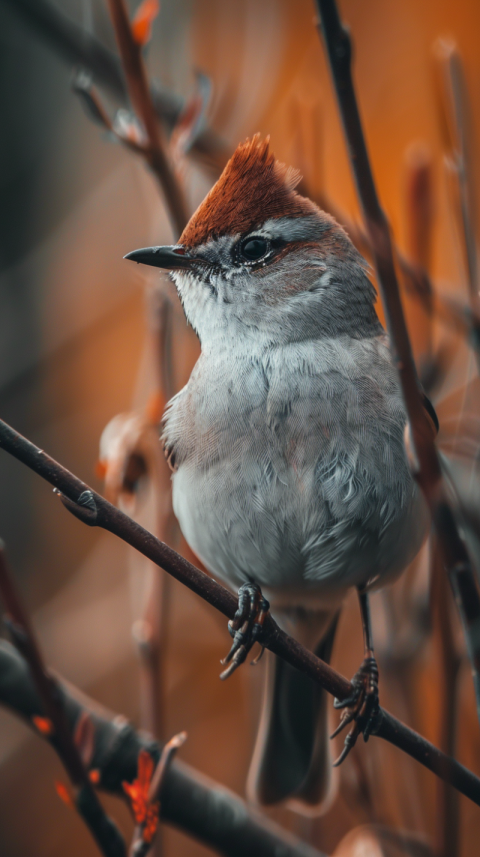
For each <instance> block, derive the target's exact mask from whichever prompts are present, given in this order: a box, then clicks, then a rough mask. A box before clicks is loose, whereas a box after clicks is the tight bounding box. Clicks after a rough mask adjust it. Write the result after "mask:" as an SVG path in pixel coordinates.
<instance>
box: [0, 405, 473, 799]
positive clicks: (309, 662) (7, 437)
mask: <svg viewBox="0 0 480 857" xmlns="http://www.w3.org/2000/svg"><path fill="white" fill-rule="evenodd" d="M0 448H3V449H4V450H5V451H6V452H8V453H10V454H11V455H13V456H14V457H15V458H17V459H18V460H19V461H22V462H23V463H24V464H25V465H27V467H30V469H31V470H34V471H35V472H36V473H38V475H39V476H41V477H42V478H43V479H45V480H46V481H47V482H49V483H50V484H51V485H53V486H54V487H55V488H56V490H57V493H59V495H60V499H61V500H62V502H63V504H64V506H65V507H66V508H67V509H68V510H69V511H70V512H71V513H72V514H73V515H74V516H75V517H77V518H78V519H79V520H80V521H82V522H83V523H84V524H87V525H88V526H91V527H101V528H102V529H105V530H108V531H109V532H111V533H113V534H114V535H116V536H118V537H119V538H121V539H122V540H123V541H125V542H127V544H130V545H132V547H134V548H136V549H137V550H138V551H140V553H142V554H143V555H144V556H147V557H148V558H149V559H151V560H152V562H154V563H156V564H157V565H159V566H160V567H161V568H163V569H165V571H167V572H168V573H169V574H171V575H172V577H175V578H176V580H179V581H180V582H181V583H183V584H184V585H185V586H187V587H188V588H189V589H191V590H192V592H195V593H196V594H197V595H199V596H200V597H201V598H203V599H204V600H205V601H207V602H208V603H209V604H211V605H212V606H213V607H215V608H216V609H217V610H219V611H220V612H221V613H223V615H224V616H227V618H229V619H233V617H234V615H235V612H236V610H237V606H238V600H237V598H236V597H235V596H234V595H233V594H232V593H231V592H229V591H228V590H227V589H225V588H224V587H223V586H222V585H221V584H220V583H217V582H216V581H215V580H213V578H211V577H209V576H208V575H207V574H205V573H204V572H202V571H200V569H198V568H196V567H195V566H194V565H192V564H191V563H190V562H188V560H186V559H184V558H183V557H182V556H180V554H178V553H176V551H174V550H173V549H172V548H170V547H169V546H168V545H166V544H164V543H163V542H161V541H159V539H157V538H155V536H153V535H152V533H149V532H148V530H145V529H144V528H143V527H141V526H140V525H139V524H137V523H136V522H135V521H133V520H132V519H131V518H129V517H128V515H125V514H124V513H123V512H121V511H120V510H119V509H117V508H116V507H115V506H112V505H111V503H108V501H107V500H105V499H104V498H103V497H101V496H100V495H99V494H97V493H96V492H95V491H92V489H91V488H89V486H88V485H86V484H85V483H84V482H82V481H81V480H80V479H78V477H76V476H74V475H73V474H72V473H70V472H69V471H68V470H66V469H65V468H64V467H62V466H61V465H60V464H58V462H56V461H55V460H54V459H53V458H50V456H48V455H47V454H46V453H45V452H44V451H43V450H41V449H38V447H36V446H35V445H34V444H32V443H30V441H28V440H27V439H26V438H24V437H22V435H20V434H18V432H16V431H15V430H14V429H12V428H11V427H10V426H8V425H7V424H6V423H5V422H3V421H2V420H0ZM262 627H263V634H262V638H261V639H260V642H261V644H262V645H264V646H265V647H266V648H268V649H270V651H272V652H273V653H274V654H276V655H278V656H279V657H281V658H283V659H284V660H286V661H287V662H288V663H290V664H291V665H292V666H293V667H295V668H296V669H299V670H300V671H301V672H303V673H305V675H308V676H310V678H311V679H312V680H313V681H315V682H317V683H318V684H319V685H320V686H321V687H322V688H324V689H325V690H326V691H327V692H328V693H330V694H332V695H333V696H336V697H337V698H338V699H345V698H346V697H348V696H350V695H351V694H352V692H353V686H352V684H351V682H349V681H347V679H346V678H344V676H342V675H340V673H338V672H337V671H336V670H334V669H332V667H330V666H329V665H328V664H326V663H325V662H324V661H322V660H321V659H320V658H318V657H316V655H314V654H313V652H310V651H309V650H308V649H306V648H305V647H304V646H302V645H301V644H300V643H298V642H297V641H296V640H294V639H293V637H290V636H289V635H288V634H286V633H285V632H284V631H282V630H281V629H280V628H279V627H278V625H277V623H276V622H275V620H274V619H273V617H272V616H271V615H270V614H268V615H267V617H266V619H265V622H264V624H263V626H262ZM375 735H377V736H378V737H380V738H383V739H384V740H385V741H389V742H390V743H391V744H394V745H395V746H396V747H398V748H399V749H400V750H403V752H405V753H407V754H408V755H409V756H411V757H412V758H414V759H416V760H417V762H420V764H422V765H424V766H425V767H426V768H428V769H429V770H430V771H432V772H433V773H435V774H436V775H437V776H439V777H441V778H442V779H444V780H445V781H446V782H449V783H451V785H453V786H454V787H455V788H457V789H458V790H459V791H460V792H462V794H464V795H466V796H467V797H469V798H470V799H471V800H472V801H473V802H474V803H476V804H478V805H479V806H480V779H479V778H478V777H476V776H475V775H474V774H473V773H472V772H471V771H469V770H467V768H465V767H464V766H463V765H460V764H459V763H458V762H457V761H455V759H450V758H449V757H448V756H446V755H445V754H444V753H442V752H441V750H439V749H438V748H437V747H435V746H434V745H433V744H431V743H430V742H429V741H427V740H426V739H425V738H423V737H422V736H421V735H418V734H417V733H416V732H414V730H413V729H409V727H408V726H406V725H405V724H404V723H401V721H399V720H397V719H396V718H395V717H393V716H392V715H391V714H389V712H388V711H385V710H384V709H380V715H379V718H378V727H377V729H376V731H375Z"/></svg>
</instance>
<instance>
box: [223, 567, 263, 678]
mask: <svg viewBox="0 0 480 857" xmlns="http://www.w3.org/2000/svg"><path fill="white" fill-rule="evenodd" d="M269 609H270V604H269V603H268V601H267V600H266V598H264V597H263V595H262V590H261V589H260V587H259V586H258V584H256V583H244V584H243V586H241V587H240V589H239V590H238V607H237V612H236V613H235V616H234V617H233V619H232V620H231V621H230V622H229V623H228V630H229V633H230V636H231V637H233V643H232V646H231V649H230V651H229V653H228V655H227V656H226V657H225V658H223V660H222V661H221V663H222V664H228V667H227V669H226V670H224V671H223V672H222V673H221V675H220V678H221V679H222V680H224V679H226V678H228V677H229V676H231V675H232V673H233V672H235V670H236V669H237V667H239V666H240V664H243V662H244V661H245V659H246V657H247V655H248V653H249V651H250V649H251V648H252V646H253V645H254V643H256V642H257V641H258V640H259V639H260V637H261V635H262V631H263V623H264V621H265V618H266V616H267V613H268V611H269ZM262 653H263V647H262V650H261V652H260V654H259V656H258V657H257V658H255V660H254V661H252V663H258V661H259V660H260V658H261V656H262Z"/></svg>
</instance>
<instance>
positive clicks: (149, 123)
mask: <svg viewBox="0 0 480 857" xmlns="http://www.w3.org/2000/svg"><path fill="white" fill-rule="evenodd" d="M107 2H108V7H109V9H110V15H111V18H112V23H113V28H114V30H115V36H116V39H117V44H118V48H119V51H120V56H121V59H122V64H123V68H124V71H125V78H126V81H127V88H128V94H129V96H130V101H131V102H132V107H133V109H134V111H135V113H136V115H137V117H138V118H139V119H140V121H141V123H142V125H143V129H144V131H145V134H146V142H145V145H144V146H143V152H144V156H145V158H146V160H147V161H148V163H149V164H150V167H151V169H152V170H153V172H154V174H155V176H156V177H157V179H158V182H159V184H160V186H161V188H162V191H163V193H164V196H165V202H166V204H167V209H168V211H169V214H170V217H171V219H172V225H173V228H174V231H175V232H176V234H177V237H178V236H179V235H180V233H181V232H183V229H184V227H185V225H186V223H187V220H188V214H187V208H186V203H185V199H184V194H183V189H182V188H181V186H180V184H179V182H178V181H177V178H176V176H175V173H174V171H173V169H172V167H171V165H170V162H169V159H168V155H167V152H166V145H165V141H164V139H163V134H162V131H161V128H160V125H159V123H158V119H157V116H156V114H155V108H154V106H153V102H152V98H151V95H150V90H149V86H148V81H147V73H146V69H145V64H144V62H143V57H142V48H141V45H139V44H138V42H136V41H135V39H134V36H133V33H132V28H131V26H130V21H129V19H128V13H127V9H126V6H125V2H124V0H107Z"/></svg>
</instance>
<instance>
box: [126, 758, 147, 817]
mask: <svg viewBox="0 0 480 857" xmlns="http://www.w3.org/2000/svg"><path fill="white" fill-rule="evenodd" d="M153 769H154V764H153V759H152V757H151V755H150V753H147V751H146V750H140V753H139V754H138V762H137V778H136V779H135V780H134V781H133V783H126V782H123V783H122V787H123V790H124V792H125V794H126V795H128V797H129V799H130V806H131V807H132V812H133V815H134V818H135V821H136V823H137V824H144V823H145V822H146V821H147V818H148V808H149V803H148V791H149V788H150V782H151V779H152V775H153Z"/></svg>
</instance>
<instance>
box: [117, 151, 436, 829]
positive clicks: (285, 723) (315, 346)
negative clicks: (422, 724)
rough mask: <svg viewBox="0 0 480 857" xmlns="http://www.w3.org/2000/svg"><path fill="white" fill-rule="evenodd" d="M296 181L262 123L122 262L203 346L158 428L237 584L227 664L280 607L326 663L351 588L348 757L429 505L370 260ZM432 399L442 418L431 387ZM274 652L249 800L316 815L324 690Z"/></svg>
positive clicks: (204, 536) (181, 484)
mask: <svg viewBox="0 0 480 857" xmlns="http://www.w3.org/2000/svg"><path fill="white" fill-rule="evenodd" d="M299 181H300V175H299V173H298V172H297V171H296V170H294V169H293V168H291V167H287V166H286V165H285V164H283V163H281V162H280V161H279V160H277V159H276V157H275V155H274V153H273V152H272V151H271V147H270V141H269V138H266V139H264V140H262V139H261V137H260V135H258V134H256V135H255V136H253V137H252V138H251V139H247V140H246V141H245V142H243V143H241V144H240V145H239V146H238V147H237V148H236V150H235V151H234V153H233V155H232V157H231V159H230V160H229V162H228V163H227V165H226V166H225V168H224V170H223V173H222V174H221V176H220V178H219V179H218V180H217V182H216V184H215V185H214V186H213V187H212V189H211V190H210V191H209V193H208V194H207V196H206V197H205V199H204V200H203V202H202V203H201V204H200V206H199V207H198V209H197V210H196V212H195V213H194V214H193V215H192V217H191V219H190V220H189V222H188V224H187V226H186V227H185V229H184V231H183V233H182V235H181V236H180V239H179V241H178V243H177V244H175V245H172V246H158V247H145V248H142V249H139V250H135V251H133V252H131V253H128V254H127V256H126V257H125V258H127V259H130V260H132V261H135V262H138V263H143V264H147V265H153V266H156V267H159V268H163V269H166V270H168V271H169V276H170V277H171V279H172V280H173V282H174V284H175V287H176V289H177V292H178V295H179V297H180V301H181V303H182V306H183V310H184V313H185V316H186V319H187V321H188V323H189V324H190V325H191V326H192V327H193V329H194V330H195V332H196V334H197V336H198V338H199V340H200V346H201V352H200V356H199V359H198V361H197V363H196V364H195V366H194V368H193V370H192V373H191V376H190V378H189V380H188V383H187V384H186V386H185V387H184V388H183V389H182V390H181V391H180V392H179V393H177V394H176V395H175V396H174V397H173V398H172V399H171V401H170V402H169V403H168V405H167V407H166V410H165V414H164V417H163V420H162V442H163V444H164V450H165V455H166V457H167V460H168V463H169V465H170V467H171V469H172V471H173V472H172V484H173V489H172V490H173V508H174V512H175V515H176V517H177V519H178V522H179V524H180V528H181V530H182V533H183V535H184V536H185V539H186V541H187V542H188V544H189V546H190V547H191V548H192V550H193V551H194V553H195V554H196V555H197V556H198V557H199V559H200V560H201V561H202V563H203V564H204V566H205V567H206V568H207V569H208V570H209V571H210V572H211V573H212V575H213V576H214V577H216V578H218V579H220V580H221V581H223V582H225V583H227V585H228V586H229V587H231V588H232V589H236V588H237V589H239V610H238V612H237V616H236V618H235V620H234V621H233V622H231V623H230V630H231V633H232V636H234V644H233V646H232V649H231V651H230V653H229V655H228V656H227V659H226V661H227V662H230V666H229V667H228V668H227V670H226V671H225V673H224V675H225V674H227V675H228V674H230V672H231V671H233V670H234V669H235V668H236V667H237V666H238V665H239V663H240V662H241V661H242V660H244V659H245V657H246V653H247V651H248V650H249V648H250V647H251V645H252V642H253V641H254V640H255V639H256V638H257V637H258V636H259V631H261V625H262V621H263V619H264V616H265V615H266V612H267V611H268V610H269V609H271V610H272V612H273V615H274V618H275V619H276V621H277V622H278V623H279V624H280V626H281V627H283V628H284V629H285V630H287V631H288V632H289V633H292V634H293V636H294V637H296V639H297V640H299V642H301V643H303V644H305V645H307V646H308V647H309V648H310V649H311V650H313V651H315V652H316V653H317V654H318V655H319V656H321V657H323V658H324V659H325V660H328V659H329V658H330V655H331V651H332V645H333V640H334V634H335V628H336V625H337V619H338V615H339V611H340V609H341V606H342V603H343V601H344V599H345V596H346V594H347V592H348V591H349V590H350V589H351V588H356V589H357V591H358V594H359V599H360V608H361V612H362V620H363V626H364V640H365V657H364V661H363V663H362V665H361V667H360V669H359V671H358V673H357V674H356V675H355V676H354V679H353V680H352V681H353V685H354V688H355V693H354V694H353V696H352V698H351V699H349V700H347V701H345V702H344V703H338V701H336V702H335V704H336V706H337V707H343V709H344V711H343V714H342V719H341V722H340V727H339V730H340V729H342V728H344V727H345V726H348V725H349V724H353V725H351V727H350V731H349V733H348V735H347V739H346V742H345V748H344V751H343V753H342V757H341V759H340V760H342V759H343V758H344V757H345V755H347V753H348V752H349V750H350V749H351V746H352V745H353V743H354V742H355V740H356V737H357V734H358V733H359V731H363V734H364V738H365V739H366V738H368V734H369V733H370V731H372V729H373V728H374V722H375V716H376V713H377V712H378V670H377V667H376V662H375V658H374V653H373V640H372V635H371V628H370V619H369V608H368V593H369V592H370V591H371V590H372V589H375V588H378V587H380V586H384V585H385V584H387V583H389V582H390V581H393V580H394V579H395V578H396V577H397V576H398V575H399V574H400V573H401V572H402V571H403V570H404V569H405V568H406V566H407V565H408V564H409V563H410V562H411V561H412V559H413V558H414V557H415V555H416V554H417V553H418V551H419V550H420V547H421V545H422V544H423V542H424V540H425V538H426V534H427V531H428V527H429V516H428V511H427V508H426V504H425V501H424V499H423V497H422V495H421V492H420V491H419V490H418V487H417V485H416V483H415V480H414V478H413V477H412V474H411V470H410V467H409V463H408V460H407V455H406V451H405V443H404V434H405V430H406V426H407V415H406V410H405V405H404V402H403V399H402V395H401V390H400V385H399V379H398V374H397V369H396V367H395V365H394V361H393V359H392V354H391V351H390V348H389V339H388V335H387V333H386V332H385V330H384V328H383V327H382V325H381V323H380V321H379V318H378V315H377V311H376V307H375V304H376V292H375V288H374V286H373V284H372V282H371V280H370V277H369V268H368V264H367V262H366V261H365V260H364V259H363V258H362V256H361V255H360V253H359V252H358V251H357V249H356V248H355V247H354V245H353V244H352V242H351V240H350V238H349V237H348V235H347V233H346V232H345V230H344V229H343V228H342V227H341V226H340V225H339V224H338V223H337V222H336V221H335V219H334V218H333V217H332V216H331V215H329V214H328V213H326V212H324V211H322V210H321V209H320V208H319V207H318V206H317V205H316V204H315V203H314V202H313V201H311V200H310V199H308V198H306V197H303V196H301V195H300V194H299V193H298V191H297V190H296V188H297V185H298V183H299ZM425 409H426V413H427V415H428V416H429V419H430V421H431V423H432V425H433V429H432V430H434V427H435V425H436V415H435V412H434V411H433V407H432V406H431V404H430V403H429V401H428V399H426V397H425ZM267 657H268V658H269V662H268V664H267V676H266V680H265V693H264V703H263V713H262V715H261V718H260V727H259V732H258V736H257V742H256V746H255V750H254V753H253V759H252V765H251V769H250V773H249V784H250V786H249V787H250V791H251V794H252V795H253V796H254V797H255V799H256V800H257V801H259V802H260V803H261V804H264V805H270V804H275V803H278V802H281V801H291V802H293V804H292V805H294V806H300V807H303V808H304V809H305V811H306V812H310V811H311V812H316V811H318V812H320V811H321V809H322V808H325V807H326V806H327V805H328V802H329V800H330V799H331V794H332V789H333V786H332V776H331V770H332V765H331V759H330V752H329V749H328V747H329V745H328V722H327V721H328V706H327V700H326V698H325V692H324V691H322V690H321V689H320V688H318V687H316V686H315V685H314V684H313V683H312V682H311V681H310V679H308V678H307V677H305V676H304V675H303V674H301V673H300V672H298V671H296V670H294V669H293V667H291V666H290V665H289V664H287V663H286V662H283V661H281V660H280V659H278V658H276V657H275V656H274V655H272V654H271V653H270V652H268V653H267ZM359 724H360V725H359ZM339 730H336V732H337V731H339ZM334 734H336V733H334Z"/></svg>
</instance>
